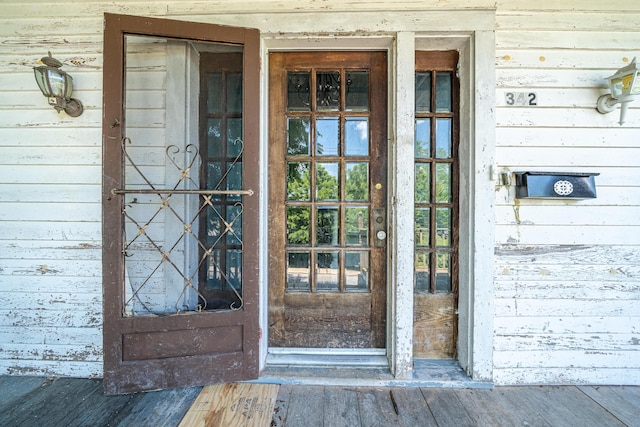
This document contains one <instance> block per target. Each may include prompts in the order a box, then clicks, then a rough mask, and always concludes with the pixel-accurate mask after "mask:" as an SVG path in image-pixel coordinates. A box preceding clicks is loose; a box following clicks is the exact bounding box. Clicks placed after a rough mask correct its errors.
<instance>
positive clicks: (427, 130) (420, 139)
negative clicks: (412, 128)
mask: <svg viewBox="0 0 640 427" xmlns="http://www.w3.org/2000/svg"><path fill="white" fill-rule="evenodd" d="M415 155H416V158H419V159H425V158H429V157H431V119H416V136H415Z"/></svg>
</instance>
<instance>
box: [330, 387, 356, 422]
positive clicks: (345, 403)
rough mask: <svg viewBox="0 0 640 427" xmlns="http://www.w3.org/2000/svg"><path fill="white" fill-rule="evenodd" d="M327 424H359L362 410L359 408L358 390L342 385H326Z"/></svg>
mask: <svg viewBox="0 0 640 427" xmlns="http://www.w3.org/2000/svg"><path fill="white" fill-rule="evenodd" d="M324 405H325V408H327V409H329V408H331V410H328V411H325V414H324V425H325V426H358V425H360V412H359V410H358V392H357V391H356V390H354V389H349V388H342V387H335V388H331V387H326V388H325V393H324Z"/></svg>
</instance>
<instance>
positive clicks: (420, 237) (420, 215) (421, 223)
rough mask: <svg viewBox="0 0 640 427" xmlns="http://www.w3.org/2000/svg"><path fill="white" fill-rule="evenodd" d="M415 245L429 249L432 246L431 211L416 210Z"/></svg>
mask: <svg viewBox="0 0 640 427" xmlns="http://www.w3.org/2000/svg"><path fill="white" fill-rule="evenodd" d="M414 215H415V225H414V230H415V238H414V239H415V245H416V246H418V247H420V246H425V247H428V246H429V245H430V244H431V238H430V234H429V232H430V227H431V216H430V215H431V209H429V208H419V209H416V210H415V214H414Z"/></svg>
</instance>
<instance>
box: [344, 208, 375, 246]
mask: <svg viewBox="0 0 640 427" xmlns="http://www.w3.org/2000/svg"><path fill="white" fill-rule="evenodd" d="M345 222H346V224H345V227H346V230H345V233H346V240H347V241H346V244H347V245H357V246H367V244H368V242H369V208H352V207H348V208H346V210H345Z"/></svg>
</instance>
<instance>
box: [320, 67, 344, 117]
mask: <svg viewBox="0 0 640 427" xmlns="http://www.w3.org/2000/svg"><path fill="white" fill-rule="evenodd" d="M316 88H317V90H316V106H317V109H318V111H337V110H338V109H340V73H338V72H318V73H316Z"/></svg>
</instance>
